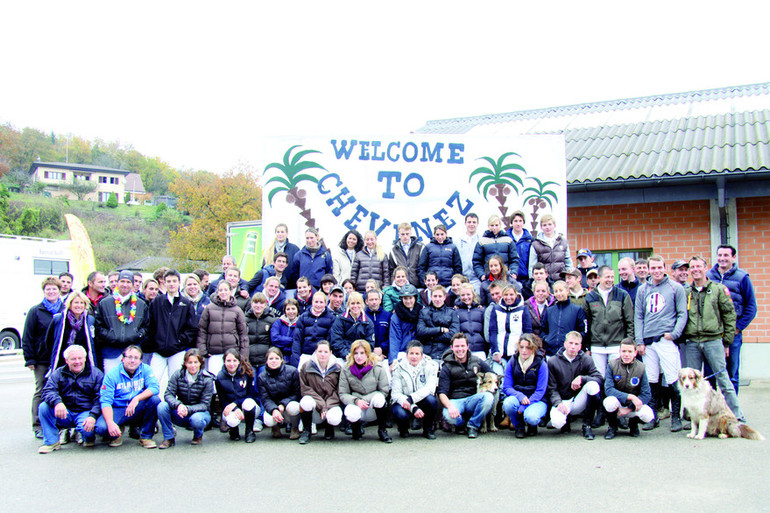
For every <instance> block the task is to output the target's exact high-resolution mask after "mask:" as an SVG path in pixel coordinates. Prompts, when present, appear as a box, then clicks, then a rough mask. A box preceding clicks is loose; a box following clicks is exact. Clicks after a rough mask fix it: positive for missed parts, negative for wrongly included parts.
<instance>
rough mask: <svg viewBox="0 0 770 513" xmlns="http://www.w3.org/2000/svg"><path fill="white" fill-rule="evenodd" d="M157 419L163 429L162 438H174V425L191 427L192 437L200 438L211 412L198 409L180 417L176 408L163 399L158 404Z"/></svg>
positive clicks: (209, 420)
mask: <svg viewBox="0 0 770 513" xmlns="http://www.w3.org/2000/svg"><path fill="white" fill-rule="evenodd" d="M158 420H159V421H160V427H161V428H162V429H163V439H164V440H170V439H171V438H174V425H177V426H181V427H185V428H186V427H191V428H192V429H193V437H194V438H200V437H202V436H203V430H204V429H206V426H208V424H209V422H211V414H210V413H209V412H207V411H199V412H196V413H193V414H192V415H190V414H188V415H187V416H186V417H180V416H179V414H178V413H177V412H176V409H171V406H169V404H168V403H167V402H165V401H163V402H162V403H160V404H159V405H158Z"/></svg>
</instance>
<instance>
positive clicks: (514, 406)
mask: <svg viewBox="0 0 770 513" xmlns="http://www.w3.org/2000/svg"><path fill="white" fill-rule="evenodd" d="M521 406H522V405H521V403H519V400H518V399H517V398H516V396H513V395H509V396H508V397H506V398H505V400H504V401H503V411H504V412H505V414H506V415H508V416H509V417H510V418H511V422H512V423H513V427H514V428H516V429H521V428H523V427H524V426H522V425H520V424H519V416H518V415H517V414H518V413H519V412H520V411H521V412H522V413H523V415H524V422H526V423H527V424H529V425H530V426H537V425H538V424H539V423H540V420H541V419H542V418H543V417H544V416H545V412H546V411H548V405H547V404H545V402H543V401H537V402H535V403H530V404H528V405H526V406H524V408H522V407H521Z"/></svg>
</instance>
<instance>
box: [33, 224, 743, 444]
mask: <svg viewBox="0 0 770 513" xmlns="http://www.w3.org/2000/svg"><path fill="white" fill-rule="evenodd" d="M478 221H479V220H478V216H476V215H475V214H468V215H467V216H466V218H465V229H466V230H465V233H464V234H463V235H462V236H460V237H459V238H458V240H457V242H455V241H453V239H452V238H451V237H449V236H448V235H447V228H446V226H444V225H442V224H438V225H436V226H435V227H434V229H433V237H432V238H431V239H430V241H428V242H427V243H425V244H423V242H421V241H420V240H418V239H417V237H415V236H414V235H413V233H412V226H411V225H410V224H408V223H403V224H401V225H399V227H398V239H397V240H396V241H395V242H394V243H393V246H392V248H391V249H390V251H389V252H386V251H385V250H384V249H383V247H382V246H381V245H380V244H379V242H378V239H377V234H376V233H375V232H373V231H368V232H366V233H364V234H363V235H361V234H360V233H359V232H357V231H356V230H350V231H348V232H347V233H346V234H345V235H344V236H343V237H342V240H341V241H340V243H339V244H338V245H337V246H333V247H331V248H330V247H328V246H327V245H326V244H325V242H324V241H323V240H322V239H321V238H320V236H319V234H318V232H317V231H316V230H315V229H312V228H308V229H307V230H306V232H305V234H304V235H305V244H304V246H303V247H302V248H300V247H299V246H297V245H295V244H293V243H292V242H290V241H289V237H288V235H289V234H288V229H287V227H286V225H284V224H280V225H278V227H277V228H276V230H275V237H274V239H273V241H272V242H271V243H270V245H269V246H268V247H267V248H266V249H265V251H264V255H263V256H264V261H263V265H262V268H261V269H260V270H258V271H257V272H256V274H255V275H254V276H252V277H242V276H241V271H240V269H238V268H237V267H236V266H235V261H234V259H233V258H232V257H230V256H225V257H223V259H222V274H221V276H217V277H214V276H210V275H209V273H208V272H206V271H205V270H196V271H194V272H193V273H191V274H188V275H186V276H184V277H182V275H181V274H180V273H179V272H177V271H176V270H174V269H168V268H162V269H158V270H157V271H156V272H155V273H154V276H153V278H150V279H147V280H144V281H143V279H142V275H141V274H140V273H132V272H130V271H121V272H112V273H107V274H106V275H105V274H104V273H101V272H98V271H94V272H92V273H91V274H90V275H89V276H88V278H87V283H86V285H85V287H83V289H82V290H74V289H73V276H72V275H71V274H69V273H66V272H65V273H62V274H61V275H60V276H58V277H48V278H46V279H45V280H44V281H43V284H42V291H43V300H42V302H41V303H40V304H38V305H35V306H33V307H32V308H31V309H30V311H29V313H28V315H27V319H26V325H25V330H24V334H23V338H22V346H23V350H24V358H25V364H26V365H27V366H28V367H29V368H30V369H31V370H32V371H33V372H34V376H35V392H34V395H33V398H32V409H31V416H32V428H33V431H34V433H35V436H36V437H38V438H41V439H42V440H43V445H42V446H41V447H40V448H39V452H41V453H50V452H52V451H55V450H57V449H59V448H60V447H61V445H62V444H63V443H68V442H69V441H70V440H75V441H77V442H78V443H81V444H82V445H83V446H84V447H90V446H93V445H94V444H95V441H96V438H97V437H96V435H99V436H100V437H101V439H102V440H104V441H105V443H107V444H108V445H109V446H111V447H117V446H119V445H121V444H122V443H123V440H124V432H125V429H124V428H126V427H128V431H129V434H128V436H130V437H132V438H136V439H138V443H139V444H140V445H141V446H142V447H145V448H148V449H149V448H155V447H158V448H160V449H167V448H170V447H173V446H174V445H175V443H176V433H177V430H176V428H175V427H174V426H179V427H181V428H186V429H189V430H191V431H192V438H191V443H192V444H193V445H200V444H201V443H202V442H203V436H204V433H205V432H206V431H207V430H209V429H213V430H215V431H216V430H221V431H222V432H223V433H227V434H228V436H229V439H230V440H233V441H237V440H241V439H243V440H245V442H246V443H253V442H254V441H255V440H256V438H257V435H256V433H258V432H259V431H261V430H262V429H263V428H264V427H268V428H270V431H271V434H272V436H273V437H276V438H280V437H282V436H285V435H286V434H288V438H289V439H292V440H297V441H298V442H299V443H300V444H306V443H308V442H309V441H310V439H311V437H312V436H313V434H318V433H321V432H322V433H323V437H324V438H325V439H331V438H334V437H335V436H336V434H335V432H336V431H338V430H339V431H342V432H344V433H345V434H346V435H348V436H350V437H351V438H352V439H354V440H359V439H361V438H362V437H363V436H364V434H365V428H366V426H367V425H369V424H372V425H375V424H376V427H377V438H378V439H379V440H381V441H383V442H386V443H391V442H392V441H393V439H392V437H391V436H390V434H389V433H388V428H389V427H391V426H393V425H395V427H396V428H397V431H398V435H399V437H401V438H407V437H409V436H410V435H414V434H415V432H417V433H418V434H421V435H422V436H423V437H425V438H426V439H429V440H433V439H435V438H436V432H437V429H443V430H445V431H447V432H451V431H454V432H456V433H461V434H464V435H467V436H468V437H469V438H476V437H478V436H479V433H480V432H481V431H482V430H483V429H482V428H483V426H484V422H485V419H492V421H493V422H494V423H495V425H497V426H500V427H507V428H509V429H511V430H513V432H514V435H515V437H516V438H525V437H528V436H536V435H537V434H538V428H539V427H548V428H552V429H555V430H558V431H560V432H563V433H567V432H569V431H570V430H571V423H572V422H574V421H575V420H581V421H582V435H583V437H584V438H586V439H589V440H590V439H593V438H594V437H595V435H594V432H593V429H596V428H598V427H601V426H603V425H605V424H606V425H607V429H606V433H605V438H606V439H612V438H614V437H615V436H616V435H617V433H618V431H619V430H620V429H628V431H629V433H630V434H631V435H632V436H639V434H640V426H642V425H643V429H645V430H651V429H655V428H657V427H658V425H659V423H660V421H661V420H662V419H665V418H669V417H670V429H671V431H673V432H677V431H681V430H682V429H683V421H684V420H686V419H682V418H681V416H680V405H681V399H680V395H679V391H678V389H677V386H676V380H677V376H678V371H679V369H680V368H682V367H685V366H687V367H695V368H704V369H705V372H706V374H708V375H709V377H710V378H711V379H713V380H715V382H716V383H717V384H718V386H719V388H720V390H721V391H722V393H723V394H724V396H725V398H726V400H727V404H728V405H729V407H730V409H731V410H732V411H733V413H734V414H735V416H736V417H737V418H738V419H739V420H741V421H743V420H744V415H743V412H742V411H741V409H740V406H739V403H738V385H739V368H740V347H741V343H742V338H741V334H742V332H743V330H744V329H746V327H747V326H748V325H749V323H750V322H751V321H752V319H753V318H754V316H755V315H756V300H755V297H754V291H753V287H752V284H751V280H750V278H749V276H748V274H747V273H746V272H745V271H743V270H742V269H740V268H738V267H737V266H736V265H735V260H736V250H735V248H733V247H732V246H728V245H723V246H719V249H718V252H717V257H716V264H715V265H714V266H713V267H709V266H708V264H707V262H706V260H705V258H703V257H701V256H693V257H691V258H690V259H689V260H677V261H676V262H674V263H673V264H672V265H671V266H670V268H668V267H667V266H666V263H665V261H664V260H663V258H661V257H660V256H657V255H653V256H651V257H650V258H648V259H646V260H645V259H640V260H636V261H634V260H632V259H630V258H624V259H621V260H620V262H618V269H617V270H618V273H619V276H620V280H619V281H618V283H616V279H615V270H614V269H612V268H611V267H609V266H597V265H596V264H594V262H593V257H594V255H593V253H592V252H591V251H590V250H589V249H585V248H584V249H580V250H579V251H578V252H577V253H576V257H575V258H576V260H577V264H578V265H577V267H574V266H573V260H572V257H571V252H570V248H569V244H568V243H567V240H566V238H565V237H564V236H563V235H562V234H560V233H558V232H557V231H556V221H555V219H554V218H553V216H551V215H544V216H542V218H541V220H540V227H541V230H542V231H541V232H539V233H537V235H536V236H535V237H533V236H532V235H531V234H530V232H529V231H528V230H526V229H525V228H524V225H525V216H524V213H523V212H520V211H517V212H514V213H513V215H512V217H511V218H510V220H509V221H510V226H511V228H510V229H508V230H505V229H504V228H503V220H502V219H500V218H499V217H498V216H492V217H490V218H489V220H488V228H489V229H488V230H487V231H485V232H484V233H481V234H480V233H478V224H479V222H478ZM246 278H250V279H249V280H248V281H247V280H246ZM488 373H493V374H496V375H498V376H499V377H500V381H501V383H500V387H499V391H498V392H495V391H494V390H487V389H485V388H483V387H480V385H479V384H480V383H481V382H482V381H483V378H484V376H486V375H487V374H488ZM158 424H159V425H160V430H159V431H160V434H161V435H162V441H160V443H157V444H156V442H155V441H154V440H153V438H154V436H155V434H156V429H157V425H158ZM241 424H243V425H244V428H243V429H244V431H243V436H241V428H240V425H241Z"/></svg>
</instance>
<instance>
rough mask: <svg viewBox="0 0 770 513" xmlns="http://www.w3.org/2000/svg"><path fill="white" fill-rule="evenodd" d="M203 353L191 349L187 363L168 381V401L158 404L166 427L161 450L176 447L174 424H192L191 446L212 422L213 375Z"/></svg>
mask: <svg viewBox="0 0 770 513" xmlns="http://www.w3.org/2000/svg"><path fill="white" fill-rule="evenodd" d="M203 362H204V360H203V356H201V354H200V352H199V351H198V350H197V349H188V350H187V351H186V352H185V354H184V365H183V366H182V368H181V369H179V370H177V371H175V372H174V373H173V374H172V375H171V377H170V378H169V380H168V387H167V388H166V394H165V396H164V399H165V401H164V402H162V403H160V404H158V420H159V421H160V425H161V428H162V429H163V441H162V442H161V443H160V445H159V446H158V448H159V449H168V448H169V447H172V446H174V444H175V439H174V426H173V425H174V424H176V425H177V426H182V427H192V429H193V439H192V445H200V444H201V443H202V442H203V430H204V429H205V428H206V426H208V424H209V422H211V413H210V411H209V409H210V408H211V394H212V393H213V392H214V378H213V376H212V375H211V374H209V373H208V372H206V371H205V370H203Z"/></svg>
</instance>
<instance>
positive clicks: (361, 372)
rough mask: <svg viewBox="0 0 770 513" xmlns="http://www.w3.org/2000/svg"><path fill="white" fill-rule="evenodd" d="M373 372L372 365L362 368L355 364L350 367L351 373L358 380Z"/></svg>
mask: <svg viewBox="0 0 770 513" xmlns="http://www.w3.org/2000/svg"><path fill="white" fill-rule="evenodd" d="M370 370H372V366H371V364H368V365H365V366H364V367H361V366H360V365H358V364H357V363H354V364H353V365H351V366H350V373H351V374H352V375H354V376H355V377H357V378H358V380H359V381H360V380H362V379H364V376H366V373H367V372H369V371H370Z"/></svg>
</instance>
